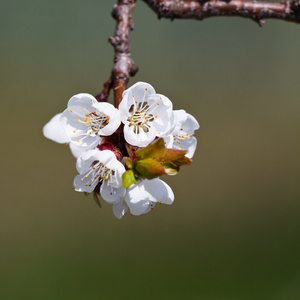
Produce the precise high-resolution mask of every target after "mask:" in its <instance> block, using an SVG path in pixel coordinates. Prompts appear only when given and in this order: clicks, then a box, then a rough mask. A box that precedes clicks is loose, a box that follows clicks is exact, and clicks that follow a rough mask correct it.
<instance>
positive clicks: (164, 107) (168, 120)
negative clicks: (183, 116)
mask: <svg viewBox="0 0 300 300" xmlns="http://www.w3.org/2000/svg"><path fill="white" fill-rule="evenodd" d="M148 103H149V105H150V109H149V113H150V114H152V115H153V116H154V121H153V122H152V123H153V126H154V127H155V129H156V131H157V132H158V135H159V136H160V135H164V134H166V133H168V132H169V131H170V130H171V129H173V127H174V124H175V118H174V115H173V104H172V102H171V101H170V100H169V99H168V98H167V97H166V96H164V95H160V94H156V95H152V96H150V97H149V98H148Z"/></svg>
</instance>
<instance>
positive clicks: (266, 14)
mask: <svg viewBox="0 0 300 300" xmlns="http://www.w3.org/2000/svg"><path fill="white" fill-rule="evenodd" d="M143 1H144V2H145V3H147V4H148V6H150V7H151V8H152V10H153V11H154V12H155V13H156V14H157V15H158V17H159V18H168V19H172V20H173V19H175V18H176V19H196V20H203V19H205V18H209V17H217V16H239V17H243V18H250V19H252V20H254V21H256V22H258V24H259V25H260V26H262V25H263V24H264V21H263V20H264V19H281V20H285V21H290V22H295V23H300V0H292V1H286V2H258V1H255V0H253V1H243V0H231V1H230V0H229V1H219V0H209V1H205V0H203V1H201V0H185V1H181V0H143Z"/></svg>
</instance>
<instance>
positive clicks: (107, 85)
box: [95, 77, 113, 102]
mask: <svg viewBox="0 0 300 300" xmlns="http://www.w3.org/2000/svg"><path fill="white" fill-rule="evenodd" d="M112 84H113V80H112V78H111V77H109V79H108V80H107V81H106V82H105V83H104V84H103V90H102V92H101V93H100V94H98V95H97V96H95V98H96V99H97V101H98V102H105V101H107V98H108V96H109V92H110V90H111V88H112Z"/></svg>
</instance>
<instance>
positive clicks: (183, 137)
mask: <svg viewBox="0 0 300 300" xmlns="http://www.w3.org/2000/svg"><path fill="white" fill-rule="evenodd" d="M174 115H175V120H176V121H175V127H174V129H173V131H172V132H171V133H170V134H169V135H167V136H166V137H164V140H165V142H166V147H167V148H173V149H180V150H187V153H186V156H187V157H188V158H192V157H193V155H194V153H195V150H196V147H197V139H196V138H195V137H194V136H193V135H194V132H195V130H197V129H199V128H200V125H199V123H198V122H197V120H196V119H195V118H194V117H193V116H192V115H190V114H189V113H187V112H186V111H185V110H183V109H181V110H174Z"/></svg>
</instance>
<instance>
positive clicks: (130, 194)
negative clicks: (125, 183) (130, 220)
mask: <svg viewBox="0 0 300 300" xmlns="http://www.w3.org/2000/svg"><path fill="white" fill-rule="evenodd" d="M124 199H125V201H126V203H127V205H128V207H129V209H130V212H131V214H133V215H135V216H139V215H141V214H143V213H144V212H145V210H146V209H147V208H148V206H149V204H150V202H149V200H148V194H147V193H146V194H145V191H144V187H143V184H142V183H137V184H133V185H131V186H130V187H129V188H128V189H127V191H126V194H125V197H124Z"/></svg>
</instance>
